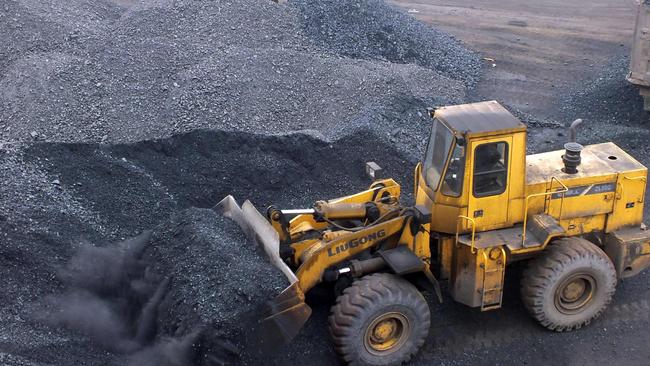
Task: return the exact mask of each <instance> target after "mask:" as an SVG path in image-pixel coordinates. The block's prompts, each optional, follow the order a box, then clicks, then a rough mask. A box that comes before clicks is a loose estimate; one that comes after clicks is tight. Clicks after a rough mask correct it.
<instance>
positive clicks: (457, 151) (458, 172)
mask: <svg viewBox="0 0 650 366" xmlns="http://www.w3.org/2000/svg"><path fill="white" fill-rule="evenodd" d="M464 173H465V148H464V147H463V146H461V145H460V144H459V143H458V141H456V143H455V145H454V151H453V152H452V154H451V159H450V160H449V165H448V166H447V172H445V179H444V180H443V182H442V194H444V195H445V196H451V197H458V196H460V193H461V191H462V190H463V177H464Z"/></svg>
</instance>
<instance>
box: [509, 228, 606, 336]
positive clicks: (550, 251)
mask: <svg viewBox="0 0 650 366" xmlns="http://www.w3.org/2000/svg"><path fill="white" fill-rule="evenodd" d="M615 291H616V271H615V269H614V265H613V264H612V261H611V260H610V259H609V257H607V254H605V252H603V250H602V249H600V248H599V247H597V246H596V245H594V244H592V243H591V242H589V241H587V240H585V239H582V238H562V239H559V240H556V241H555V242H554V244H553V245H551V246H550V247H549V248H547V249H546V252H545V253H543V254H542V255H541V256H540V257H538V258H536V259H534V260H533V261H532V262H531V263H530V264H529V267H528V268H527V269H526V270H525V272H524V275H523V278H522V281H521V296H522V300H523V303H524V305H525V307H526V309H527V310H528V312H529V313H530V314H531V316H532V317H533V318H535V319H536V320H537V321H538V322H540V324H542V325H543V326H545V327H546V328H548V329H551V330H554V331H558V332H563V331H570V330H574V329H578V328H580V327H582V326H584V325H587V324H589V323H590V322H591V321H592V320H593V319H595V318H597V317H598V316H599V315H600V314H601V313H602V312H603V311H604V310H605V308H606V307H607V305H608V304H609V303H610V301H611V300H612V296H613V295H614V292H615Z"/></svg>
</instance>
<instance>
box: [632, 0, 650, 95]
mask: <svg viewBox="0 0 650 366" xmlns="http://www.w3.org/2000/svg"><path fill="white" fill-rule="evenodd" d="M628 80H629V81H630V82H631V83H632V84H636V85H643V86H650V4H649V3H648V2H647V1H642V2H641V3H640V4H639V11H638V13H637V18H636V28H635V31H634V39H633V42H632V54H631V57H630V74H629V75H628Z"/></svg>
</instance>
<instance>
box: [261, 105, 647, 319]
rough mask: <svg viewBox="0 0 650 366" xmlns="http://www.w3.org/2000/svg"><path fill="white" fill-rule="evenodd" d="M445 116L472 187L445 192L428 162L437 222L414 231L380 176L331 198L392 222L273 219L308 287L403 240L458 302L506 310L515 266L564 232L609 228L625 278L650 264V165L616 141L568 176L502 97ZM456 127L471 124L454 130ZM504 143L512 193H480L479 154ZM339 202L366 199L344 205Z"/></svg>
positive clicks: (606, 236)
mask: <svg viewBox="0 0 650 366" xmlns="http://www.w3.org/2000/svg"><path fill="white" fill-rule="evenodd" d="M490 113H494V115H491V114H490ZM459 116H461V117H462V116H470V117H471V118H474V122H473V123H476V125H477V126H479V128H476V129H475V130H471V128H469V127H472V124H471V123H470V122H467V121H459V120H458V118H459ZM502 117H503V118H507V123H504V126H505V127H504V128H499V126H500V124H499V121H498V118H502ZM435 118H436V121H439V122H440V123H442V124H444V125H445V126H446V127H447V128H448V129H449V130H450V131H452V132H453V135H454V137H455V141H456V142H457V146H454V145H453V144H452V145H451V147H450V151H449V154H450V155H451V151H452V150H453V149H455V148H459V147H462V153H461V155H462V158H463V159H464V166H463V168H464V169H463V171H462V177H461V180H462V182H463V184H462V188H460V190H459V192H458V196H456V197H452V196H447V195H445V194H443V193H442V191H443V189H441V187H429V186H428V185H427V183H426V181H425V179H424V175H423V172H422V169H423V168H422V165H421V164H418V165H417V166H416V167H415V171H414V193H415V203H416V205H418V206H423V207H425V208H427V209H429V210H430V211H431V220H430V223H428V224H426V223H425V224H422V225H415V226H417V228H416V229H414V225H411V224H412V223H413V222H414V221H413V220H415V218H414V217H415V216H414V215H407V214H406V212H407V211H406V210H407V208H406V207H404V206H401V205H400V203H399V197H400V186H399V185H398V184H397V183H396V182H395V181H394V180H392V179H385V180H378V181H375V182H374V183H373V184H372V185H371V186H370V187H369V188H368V189H367V190H365V191H362V192H359V193H357V194H354V195H350V196H346V197H341V198H337V199H332V200H329V201H327V202H328V204H332V205H333V206H332V207H331V209H332V210H333V211H330V212H331V213H334V212H336V213H337V214H339V215H342V216H346V215H357V214H359V215H361V213H362V212H363V211H364V210H363V208H362V206H361V204H366V203H368V202H372V203H373V205H374V207H377V209H378V210H379V212H380V214H381V217H382V218H385V219H383V220H378V221H376V223H369V222H367V219H365V218H363V220H366V221H365V222H361V221H360V222H359V223H358V224H356V225H358V226H357V227H355V230H347V228H342V227H341V226H340V225H337V224H335V223H334V222H332V221H329V222H326V221H318V220H321V219H322V218H319V219H318V220H317V219H316V217H315V215H313V214H300V215H298V216H296V217H295V218H293V219H292V220H291V221H290V222H289V226H288V232H283V226H282V224H281V223H280V222H278V221H273V220H272V221H271V224H272V225H273V227H274V229H275V230H276V231H277V232H278V234H279V236H280V240H281V241H284V242H287V243H291V244H290V246H291V249H293V255H292V256H291V258H290V259H287V261H288V262H292V263H290V266H291V268H292V270H294V271H295V274H296V277H297V278H298V284H299V287H300V290H301V291H302V292H303V293H306V292H307V291H309V290H310V289H311V288H313V287H314V286H315V285H316V284H318V283H319V282H321V281H323V279H324V274H325V272H326V271H327V270H328V269H332V268H334V269H336V268H338V267H337V266H338V265H340V264H342V263H347V262H349V261H350V260H352V259H355V258H356V257H357V256H359V255H360V254H361V253H365V254H368V253H370V255H371V256H372V255H374V256H376V255H377V251H379V250H383V249H392V248H395V247H397V246H406V247H408V248H409V249H410V251H411V252H413V253H415V254H416V255H417V257H418V258H419V259H421V260H422V261H423V262H424V263H426V264H428V266H427V269H426V271H427V274H428V275H430V277H433V276H431V272H434V273H435V275H436V276H437V277H438V278H439V279H449V280H450V286H449V287H450V289H451V293H452V296H453V297H454V299H455V300H456V301H458V302H461V303H463V304H466V305H468V306H471V307H480V308H481V310H491V309H496V308H499V307H500V306H501V298H502V295H503V278H504V273H505V266H506V264H509V263H513V262H515V261H517V260H521V259H527V258H530V257H532V256H535V255H538V254H540V253H542V252H543V251H544V249H545V248H546V246H547V245H548V244H549V243H550V242H551V241H552V240H553V239H554V238H556V237H559V236H579V235H580V236H581V235H586V234H589V233H599V235H601V237H603V239H602V242H600V243H599V245H601V246H605V243H606V244H607V253H608V255H610V257H611V258H612V260H613V261H614V262H615V266H616V269H617V271H619V274H620V275H621V276H623V275H626V274H628V275H631V274H636V273H638V272H639V271H640V270H642V269H643V268H645V267H647V266H649V265H650V234H645V231H644V232H641V231H640V230H641V229H640V228H641V226H642V214H643V205H644V196H645V190H646V181H647V168H646V167H644V166H643V165H642V164H640V163H639V162H638V161H636V160H635V159H634V158H632V157H631V156H630V155H628V154H627V153H625V152H624V151H623V150H622V149H620V148H619V147H617V146H616V145H615V144H613V143H603V144H595V145H589V146H586V147H584V149H583V150H582V153H581V159H582V162H581V164H580V165H579V166H578V173H576V174H567V173H564V172H563V170H562V168H563V166H564V164H563V161H562V155H563V154H564V153H565V152H564V150H558V151H551V152H545V153H541V154H534V155H528V156H527V155H526V127H525V125H523V124H521V123H520V122H518V120H516V119H515V118H514V117H513V116H512V115H509V113H508V112H507V111H506V110H505V109H504V108H503V107H500V106H498V104H495V102H486V103H479V104H473V105H467V106H458V107H456V108H448V109H444V108H443V109H442V111H436V112H435ZM454 118H457V119H456V120H454ZM436 123H438V122H436ZM454 126H456V127H458V126H463V127H468V129H466V130H457V129H456V130H454ZM458 141H462V143H460V142H458ZM495 142H503V143H505V144H507V145H506V150H505V151H506V152H507V157H508V158H507V163H506V164H505V169H506V177H507V178H506V182H505V188H504V191H503V192H501V193H498V194H496V193H495V194H494V195H491V196H484V197H476V196H475V195H474V190H473V185H474V176H473V172H474V160H475V158H476V156H475V152H476V151H477V148H478V147H479V146H481V145H482V144H487V143H495ZM444 146H446V145H444ZM501 146H503V145H501ZM450 161H451V159H447V161H446V162H445V167H444V168H443V169H442V171H441V179H440V181H441V183H439V186H442V185H443V184H445V180H444V179H442V177H444V176H445V172H446V170H447V168H448V165H449V164H450ZM456 161H460V160H456ZM502 170H503V169H501V171H502ZM455 171H456V170H454V172H455ZM459 174H460V173H459ZM449 191H454V190H449ZM337 203H345V204H350V203H353V204H359V205H354V206H347V207H343V206H341V207H335V204H337ZM317 206H318V205H317ZM418 212H423V211H418ZM411 213H412V212H411ZM332 216H333V217H334V216H335V215H334V214H332ZM528 224H530V225H531V228H532V229H536V230H539V229H540V228H542V229H544V230H543V231H542V232H543V233H545V237H541V238H537V239H539V241H534V242H532V243H533V245H528V244H527V243H528V242H526V238H527V235H528V237H534V235H533V233H532V229H531V232H530V233H529V232H528V229H527V228H528ZM535 225H537V226H535ZM284 230H286V227H285V229H284ZM625 230H631V231H630V232H628V231H625ZM537 235H538V236H539V233H538V234H537ZM461 236H462V237H463V239H462V240H460V239H459V237H461ZM481 238H482V239H481ZM432 282H435V279H434V280H433V281H432Z"/></svg>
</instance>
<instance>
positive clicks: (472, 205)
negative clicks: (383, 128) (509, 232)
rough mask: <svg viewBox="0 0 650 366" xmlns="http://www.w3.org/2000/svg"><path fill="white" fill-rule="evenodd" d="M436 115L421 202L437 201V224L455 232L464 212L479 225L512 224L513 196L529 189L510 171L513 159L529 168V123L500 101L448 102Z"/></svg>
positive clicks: (439, 228)
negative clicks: (458, 219) (527, 147)
mask: <svg viewBox="0 0 650 366" xmlns="http://www.w3.org/2000/svg"><path fill="white" fill-rule="evenodd" d="M432 117H433V126H432V128H431V135H430V138H429V142H428V144H427V149H426V153H425V157H424V161H423V163H422V166H421V168H419V169H418V174H417V175H418V177H416V179H417V183H418V190H417V203H418V204H425V205H427V206H428V207H433V209H432V213H434V214H433V217H436V222H435V223H434V222H432V229H434V230H437V231H441V232H447V233H454V232H456V227H457V223H456V221H457V218H458V216H468V217H469V218H471V220H468V221H472V220H473V221H474V224H475V225H476V229H477V230H479V229H480V230H489V229H495V228H501V227H507V226H511V225H512V223H511V220H510V219H509V215H508V211H509V207H508V202H509V200H512V199H513V198H516V197H518V196H522V195H523V186H524V177H514V178H512V177H510V174H509V172H510V171H512V169H513V164H519V165H521V166H518V168H519V169H517V170H514V171H524V164H525V154H526V149H525V146H526V145H525V144H526V137H525V136H526V125H524V124H523V123H522V122H521V121H520V120H519V119H517V118H516V117H515V116H513V115H512V114H511V113H510V112H508V111H507V110H506V109H505V108H504V107H503V106H501V105H500V104H499V103H497V102H496V101H489V102H480V103H472V104H464V105H457V106H449V107H442V108H439V109H436V110H435V112H433V113H432ZM513 179H516V180H517V181H516V182H514V181H512V180H513ZM511 181H512V182H511ZM441 218H443V219H442V220H441ZM461 224H462V225H463V228H467V227H468V225H471V223H468V222H462V223H461Z"/></svg>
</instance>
